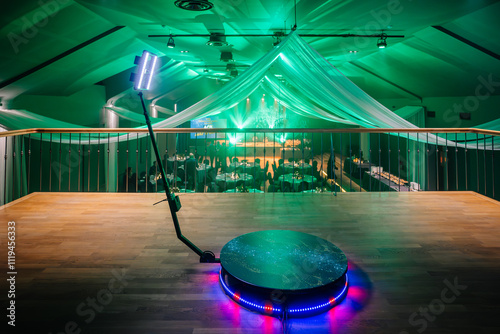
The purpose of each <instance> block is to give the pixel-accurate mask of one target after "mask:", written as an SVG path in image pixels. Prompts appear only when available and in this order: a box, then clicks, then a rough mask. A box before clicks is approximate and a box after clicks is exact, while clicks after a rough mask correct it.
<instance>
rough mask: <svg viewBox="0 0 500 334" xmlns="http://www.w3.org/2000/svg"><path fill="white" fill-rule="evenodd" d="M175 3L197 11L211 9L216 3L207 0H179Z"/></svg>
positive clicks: (183, 7)
mask: <svg viewBox="0 0 500 334" xmlns="http://www.w3.org/2000/svg"><path fill="white" fill-rule="evenodd" d="M175 5H176V6H177V7H179V8H182V9H185V10H192V11H196V12H200V11H204V10H209V9H212V8H213V7H214V4H213V3H211V2H209V1H207V0H177V1H176V2H175Z"/></svg>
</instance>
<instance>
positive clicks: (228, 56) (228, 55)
mask: <svg viewBox="0 0 500 334" xmlns="http://www.w3.org/2000/svg"><path fill="white" fill-rule="evenodd" d="M220 61H223V62H226V63H227V62H230V61H233V53H232V52H229V51H223V52H221V53H220Z"/></svg>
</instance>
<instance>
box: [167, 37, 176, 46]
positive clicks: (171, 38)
mask: <svg viewBox="0 0 500 334" xmlns="http://www.w3.org/2000/svg"><path fill="white" fill-rule="evenodd" d="M167 47H168V48H169V49H173V48H175V42H174V38H173V37H172V35H170V38H169V39H168V42H167Z"/></svg>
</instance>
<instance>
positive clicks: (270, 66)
mask: <svg viewBox="0 0 500 334" xmlns="http://www.w3.org/2000/svg"><path fill="white" fill-rule="evenodd" d="M258 88H261V89H263V90H264V91H265V92H266V93H268V94H270V95H271V96H272V97H274V98H275V99H277V100H278V101H279V103H280V104H281V105H283V106H285V107H286V108H287V110H290V111H292V112H295V113H297V114H299V115H303V116H308V117H315V118H321V119H324V120H328V121H332V122H338V123H344V124H350V125H358V126H361V127H365V128H416V126H415V125H414V124H412V123H410V122H409V121H407V120H405V119H403V118H402V117H399V116H398V115H397V114H395V113H394V112H392V111H390V110H389V109H387V108H385V107H384V106H383V105H381V104H380V103H379V102H377V101H376V100H374V99H373V98H372V97H370V96H369V95H368V94H366V93H365V92H364V91H363V90H361V89H360V88H359V87H358V86H356V85H355V84H354V83H352V82H351V81H350V80H349V79H348V78H347V77H345V76H344V75H343V74H342V73H340V71H338V70H337V69H336V68H335V67H333V66H332V65H331V64H330V63H329V62H328V61H327V60H326V59H325V58H323V57H322V56H321V55H320V54H319V53H318V52H316V51H315V50H314V49H313V48H312V47H311V46H309V45H308V44H307V43H306V42H305V41H304V40H303V39H301V38H300V37H299V35H298V34H297V33H296V32H292V33H290V34H289V35H288V36H287V37H286V38H285V39H284V40H283V41H282V42H281V43H280V44H279V45H278V46H276V47H274V48H273V49H272V50H271V51H269V52H268V53H267V54H266V55H264V56H263V57H262V58H261V59H259V60H258V61H257V62H256V63H255V64H254V65H252V66H251V67H250V68H248V69H247V70H246V71H244V72H243V73H242V74H241V75H240V76H238V77H236V78H235V79H233V80H232V81H231V82H229V83H228V84H226V85H225V86H223V87H222V88H221V89H220V90H218V91H217V92H215V93H213V94H211V95H209V96H208V97H206V98H205V99H203V100H201V101H199V102H198V103H196V104H194V105H192V106H191V107H189V108H187V109H185V110H183V111H182V112H179V113H176V114H175V115H173V116H171V117H169V118H166V119H163V120H162V119H155V121H156V122H155V124H154V127H156V128H173V127H177V126H179V125H181V124H183V123H185V122H188V121H190V120H193V119H198V118H202V117H207V116H213V115H216V114H219V113H221V112H224V111H226V110H228V109H230V108H232V107H234V106H235V105H237V104H238V103H240V102H241V101H243V100H246V98H247V97H248V96H249V95H250V94H252V92H254V91H255V90H256V89H258ZM111 109H112V110H113V111H114V112H116V113H118V114H120V113H121V114H122V115H123V113H124V110H114V109H116V108H113V107H111ZM21 114H22V111H10V112H5V113H4V112H2V115H1V116H0V123H1V124H7V126H9V125H10V126H9V127H11V126H15V124H18V125H21V128H27V127H51V128H54V127H78V126H76V125H71V124H67V123H64V124H62V123H63V122H58V121H57V122H56V121H52V122H51V123H50V124H47V119H46V118H43V117H40V119H39V121H40V123H39V124H38V125H36V124H34V122H35V120H34V119H33V118H34V117H33V115H28V114H26V115H25V116H24V119H27V120H29V122H23V121H20V119H19V118H18V119H17V122H12V121H8V120H7V118H9V115H10V116H12V115H16V116H17V117H21ZM128 118H129V119H132V118H130V115H129V116H128ZM133 118H134V117H133ZM139 119H142V118H141V117H135V119H134V120H139ZM35 123H36V122H35ZM28 125H29V126H28ZM18 128H19V127H18ZM410 137H411V138H413V139H416V136H414V135H410ZM68 139H69V138H65V139H63V141H67V140H68ZM496 139H497V140H498V138H496ZM112 140H113V141H116V140H117V139H116V137H114V138H113V139H112ZM428 140H429V142H431V143H438V144H440V145H446V144H450V142H449V141H446V140H445V139H443V138H441V137H436V136H433V135H429V137H428ZM91 142H92V143H97V140H91ZM479 142H480V143H481V144H480V145H481V147H485V148H490V149H491V147H492V142H491V141H489V142H488V143H486V144H484V143H482V142H481V141H479ZM483 145H484V146H483ZM495 148H496V147H495Z"/></svg>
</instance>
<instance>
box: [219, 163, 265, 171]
mask: <svg viewBox="0 0 500 334" xmlns="http://www.w3.org/2000/svg"><path fill="white" fill-rule="evenodd" d="M255 167H260V166H259V165H258V164H256V163H255V162H231V163H230V164H229V166H228V167H227V171H228V172H234V171H237V172H246V173H250V172H251V170H252V169H253V168H255Z"/></svg>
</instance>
